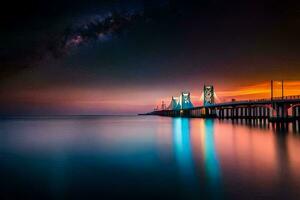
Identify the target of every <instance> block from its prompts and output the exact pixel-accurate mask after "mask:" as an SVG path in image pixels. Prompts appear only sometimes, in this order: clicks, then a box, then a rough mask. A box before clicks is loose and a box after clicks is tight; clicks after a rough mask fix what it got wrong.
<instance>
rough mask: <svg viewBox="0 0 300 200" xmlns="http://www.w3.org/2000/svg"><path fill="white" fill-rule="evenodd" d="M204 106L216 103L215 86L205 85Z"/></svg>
mask: <svg viewBox="0 0 300 200" xmlns="http://www.w3.org/2000/svg"><path fill="white" fill-rule="evenodd" d="M203 93H204V106H208V105H212V104H214V103H215V95H214V86H212V85H204V88H203Z"/></svg>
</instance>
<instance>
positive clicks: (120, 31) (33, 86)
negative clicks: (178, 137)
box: [0, 0, 300, 115]
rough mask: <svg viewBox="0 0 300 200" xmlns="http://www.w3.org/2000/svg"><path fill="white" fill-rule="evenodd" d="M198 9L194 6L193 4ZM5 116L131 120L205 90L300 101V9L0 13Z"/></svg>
mask: <svg viewBox="0 0 300 200" xmlns="http://www.w3.org/2000/svg"><path fill="white" fill-rule="evenodd" d="M195 2H197V3H195ZM0 11H1V12H0V15H1V16H0V17H1V22H0V23H1V26H0V28H1V32H0V67H1V73H0V114H4V115H6V114H21V115H23V114H134V113H139V112H147V111H150V110H152V109H153V107H154V106H155V105H156V104H158V103H159V102H160V101H161V100H163V99H164V100H168V99H169V98H170V97H171V96H176V95H179V94H180V92H181V91H183V90H188V91H191V93H192V98H193V102H194V104H196V105H197V104H200V96H201V90H202V87H203V84H204V83H206V84H213V85H214V86H215V90H216V92H217V95H218V97H219V100H220V101H225V100H229V99H231V98H237V99H248V98H256V97H262V98H263V97H268V95H269V93H268V87H269V85H268V84H269V80H271V79H275V80H281V79H284V80H287V83H286V94H292V95H294V94H300V81H299V80H300V1H297V0H294V1H292V0H285V1H275V0H268V1H264V0H243V1H241V0H239V1H232V0H198V1H189V0H185V1H183V0H182V1H181V0H177V1H171V0H169V1H168V0H151V1H149V0H148V1H147V0H144V1H142V0H135V1H134V0H132V1H130V0H127V1H126V0H110V1H109V0H107V1H104V0H103V1H101V0H98V1H88V0H77V1H69V0H52V1H42V0H35V1H21V2H18V1H10V2H9V4H7V5H4V4H3V5H1V8H0Z"/></svg>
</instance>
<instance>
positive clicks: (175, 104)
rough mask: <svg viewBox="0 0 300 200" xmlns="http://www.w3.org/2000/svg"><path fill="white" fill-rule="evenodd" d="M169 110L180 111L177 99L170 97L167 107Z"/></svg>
mask: <svg viewBox="0 0 300 200" xmlns="http://www.w3.org/2000/svg"><path fill="white" fill-rule="evenodd" d="M168 109H169V110H178V109H180V105H179V100H178V97H172V99H171V103H170V106H169V107H168Z"/></svg>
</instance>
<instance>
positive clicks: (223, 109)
mask: <svg viewBox="0 0 300 200" xmlns="http://www.w3.org/2000/svg"><path fill="white" fill-rule="evenodd" d="M273 82H274V81H273V80H272V81H271V98H270V99H256V100H247V101H235V100H234V101H231V102H223V103H215V92H214V87H213V86H212V85H210V86H207V85H205V86H204V87H203V93H204V101H203V106H198V107H194V106H193V104H192V102H191V99H190V93H189V92H182V93H181V95H180V97H179V98H175V97H172V99H171V103H170V105H169V106H168V107H166V108H165V109H162V110H156V111H153V112H150V113H146V114H148V115H160V116H170V117H178V116H180V117H202V118H220V119H224V118H225V119H226V118H227V119H267V120H268V121H269V122H286V121H287V122H288V121H293V120H295V119H300V95H297V96H284V87H283V83H284V82H283V81H281V97H274V96H273V95H274V92H273V85H274V83H273Z"/></svg>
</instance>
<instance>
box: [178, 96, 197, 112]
mask: <svg viewBox="0 0 300 200" xmlns="http://www.w3.org/2000/svg"><path fill="white" fill-rule="evenodd" d="M179 104H180V105H181V109H187V108H192V107H194V106H193V104H192V102H191V98H190V92H182V93H181V95H180V99H179Z"/></svg>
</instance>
